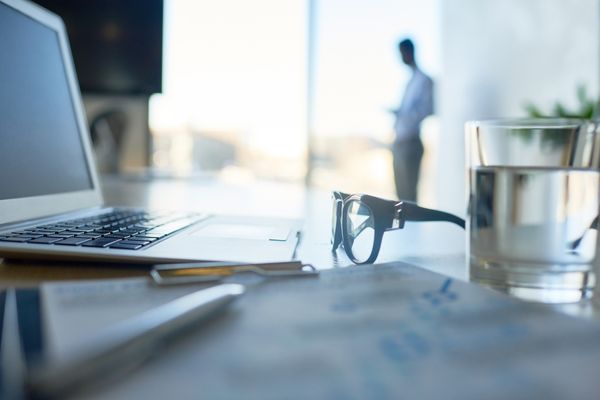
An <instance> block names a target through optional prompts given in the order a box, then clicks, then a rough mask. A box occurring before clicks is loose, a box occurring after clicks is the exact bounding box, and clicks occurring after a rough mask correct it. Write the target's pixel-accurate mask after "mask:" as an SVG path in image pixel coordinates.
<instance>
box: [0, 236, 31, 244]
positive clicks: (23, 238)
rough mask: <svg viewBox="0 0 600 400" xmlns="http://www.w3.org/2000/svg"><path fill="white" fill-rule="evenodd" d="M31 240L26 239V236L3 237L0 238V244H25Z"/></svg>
mask: <svg viewBox="0 0 600 400" xmlns="http://www.w3.org/2000/svg"><path fill="white" fill-rule="evenodd" d="M31 239H33V238H32V237H28V236H5V237H0V241H2V242H17V243H25V242H27V241H28V240H31Z"/></svg>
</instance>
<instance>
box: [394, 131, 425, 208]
mask: <svg viewBox="0 0 600 400" xmlns="http://www.w3.org/2000/svg"><path fill="white" fill-rule="evenodd" d="M392 154H393V156H394V181H395V182H396V194H397V195H398V199H400V200H410V201H417V184H418V183H419V171H420V169H421V159H422V158H423V143H421V139H420V138H419V137H418V136H417V137H415V138H411V139H406V140H402V141H396V142H394V144H393V145H392Z"/></svg>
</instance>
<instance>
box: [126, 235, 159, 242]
mask: <svg viewBox="0 0 600 400" xmlns="http://www.w3.org/2000/svg"><path fill="white" fill-rule="evenodd" d="M129 240H143V241H148V242H154V241H155V240H158V238H157V237H154V236H145V235H139V236H138V235H134V236H131V237H130V238H129Z"/></svg>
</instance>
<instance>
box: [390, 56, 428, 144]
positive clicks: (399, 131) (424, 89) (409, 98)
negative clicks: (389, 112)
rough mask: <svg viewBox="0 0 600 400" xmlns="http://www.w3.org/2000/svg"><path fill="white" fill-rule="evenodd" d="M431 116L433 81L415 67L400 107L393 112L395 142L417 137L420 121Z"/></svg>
mask: <svg viewBox="0 0 600 400" xmlns="http://www.w3.org/2000/svg"><path fill="white" fill-rule="evenodd" d="M431 114H433V81H432V80H431V78H430V77H428V76H427V75H425V74H424V73H423V72H422V71H421V70H420V69H418V68H417V67H415V68H414V69H413V75H412V77H411V78H410V80H409V81H408V84H407V85H406V89H405V91H404V97H403V98H402V103H400V107H399V108H398V109H397V110H396V111H395V115H396V122H395V123H394V131H395V132H396V141H402V140H406V139H411V138H413V137H418V136H419V131H420V128H421V121H423V120H424V119H425V117H427V116H428V115H431Z"/></svg>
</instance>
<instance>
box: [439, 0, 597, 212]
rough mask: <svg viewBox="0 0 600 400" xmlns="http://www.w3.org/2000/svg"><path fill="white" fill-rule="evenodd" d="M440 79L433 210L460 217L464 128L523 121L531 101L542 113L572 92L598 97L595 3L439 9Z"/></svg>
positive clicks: (566, 0)
mask: <svg viewBox="0 0 600 400" xmlns="http://www.w3.org/2000/svg"><path fill="white" fill-rule="evenodd" d="M440 7H441V23H442V29H441V32H442V35H441V43H442V46H441V48H442V62H443V66H442V74H441V78H440V79H439V82H438V96H437V99H438V108H437V109H438V110H439V112H440V133H439V134H440V137H439V148H440V149H444V150H443V151H440V152H439V159H438V163H437V169H438V173H437V181H438V182H437V184H436V187H437V196H436V198H437V201H438V202H439V203H438V204H437V206H439V207H442V208H445V209H449V210H452V211H455V212H458V213H463V214H464V211H465V201H464V197H465V188H464V185H465V167H464V156H465V150H464V133H463V125H464V122H465V121H466V120H469V119H479V118H492V117H494V118H495V117H519V116H524V115H525V111H524V104H525V103H526V102H529V101H532V102H534V103H535V104H537V105H539V106H540V107H541V108H542V109H544V110H546V111H549V110H550V109H551V108H552V105H553V104H554V102H555V101H557V100H561V101H562V102H564V103H565V104H566V105H574V104H576V103H577V102H576V95H575V91H576V87H577V86H578V85H580V84H583V85H585V86H586V87H587V88H588V90H589V92H590V93H591V94H593V95H594V96H596V95H597V94H598V81H599V75H600V68H599V58H600V54H599V53H600V32H599V28H598V25H599V22H600V6H599V2H598V1H597V0H525V1H524V0H502V1H497V0H451V1H449V0H446V1H441V2H440Z"/></svg>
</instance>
